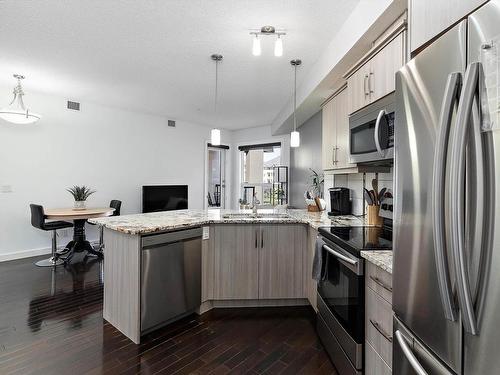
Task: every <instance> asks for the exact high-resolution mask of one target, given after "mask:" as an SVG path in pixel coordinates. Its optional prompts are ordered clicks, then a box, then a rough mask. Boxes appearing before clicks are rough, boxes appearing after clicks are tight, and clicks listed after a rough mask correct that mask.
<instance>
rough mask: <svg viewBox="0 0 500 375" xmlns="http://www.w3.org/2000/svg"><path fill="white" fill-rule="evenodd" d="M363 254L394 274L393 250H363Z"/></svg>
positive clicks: (370, 260) (368, 259)
mask: <svg viewBox="0 0 500 375" xmlns="http://www.w3.org/2000/svg"><path fill="white" fill-rule="evenodd" d="M361 256H362V257H363V258H365V259H366V260H367V261H369V262H370V263H373V264H375V265H376V266H377V267H380V268H382V269H383V270H385V271H387V272H389V273H390V274H391V275H392V250H384V251H362V252H361Z"/></svg>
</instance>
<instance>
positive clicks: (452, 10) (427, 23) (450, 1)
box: [409, 0, 486, 52]
mask: <svg viewBox="0 0 500 375" xmlns="http://www.w3.org/2000/svg"><path fill="white" fill-rule="evenodd" d="M485 2H486V1H485V0H438V1H436V0H410V4H409V8H410V48H411V52H414V51H415V50H416V49H418V48H420V47H422V46H423V45H424V44H426V43H427V42H429V41H430V40H431V39H432V38H434V37H436V36H437V35H439V34H440V33H441V32H443V31H445V30H446V29H448V28H449V27H450V26H452V25H453V24H454V23H456V22H457V21H459V20H460V19H462V18H464V17H465V16H467V15H468V14H469V13H471V12H472V11H473V10H474V9H476V8H477V7H479V6H480V5H482V4H484V3H485Z"/></svg>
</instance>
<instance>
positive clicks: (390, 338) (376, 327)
mask: <svg viewBox="0 0 500 375" xmlns="http://www.w3.org/2000/svg"><path fill="white" fill-rule="evenodd" d="M370 323H371V324H372V326H373V327H374V328H375V329H376V330H377V331H378V333H380V334H381V335H382V336H384V338H385V339H386V340H387V341H389V342H392V336H390V335H388V334H387V333H386V332H385V331H384V330H383V329H382V327H380V324H378V323H377V322H376V321H374V320H371V319H370Z"/></svg>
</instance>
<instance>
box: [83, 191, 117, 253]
mask: <svg viewBox="0 0 500 375" xmlns="http://www.w3.org/2000/svg"><path fill="white" fill-rule="evenodd" d="M109 207H111V208H114V209H115V210H114V211H113V215H111V216H120V211H121V208H122V201H119V200H117V199H113V200H112V201H111V202H109ZM89 224H92V223H89ZM92 225H95V224H92ZM103 249H104V227H103V226H102V225H101V226H100V228H99V245H98V247H97V249H96V250H97V251H103Z"/></svg>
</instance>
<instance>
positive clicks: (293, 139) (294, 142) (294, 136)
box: [290, 59, 302, 147]
mask: <svg viewBox="0 0 500 375" xmlns="http://www.w3.org/2000/svg"><path fill="white" fill-rule="evenodd" d="M290 64H291V65H292V66H293V68H294V80H293V131H292V132H291V133H290V147H299V146H300V133H299V132H298V131H297V114H296V112H297V67H298V66H299V65H300V64H302V61H301V60H299V59H294V60H292V61H290Z"/></svg>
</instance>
